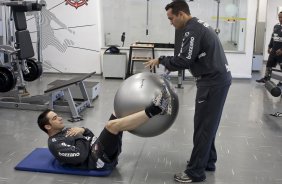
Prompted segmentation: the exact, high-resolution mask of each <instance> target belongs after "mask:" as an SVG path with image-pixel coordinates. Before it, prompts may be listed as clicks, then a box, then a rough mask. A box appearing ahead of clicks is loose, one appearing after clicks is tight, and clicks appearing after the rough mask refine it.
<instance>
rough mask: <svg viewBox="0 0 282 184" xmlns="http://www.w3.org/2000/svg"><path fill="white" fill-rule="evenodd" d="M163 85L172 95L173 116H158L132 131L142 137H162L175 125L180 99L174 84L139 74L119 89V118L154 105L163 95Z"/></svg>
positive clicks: (117, 112)
mask: <svg viewBox="0 0 282 184" xmlns="http://www.w3.org/2000/svg"><path fill="white" fill-rule="evenodd" d="M163 84H165V85H167V88H168V91H169V93H170V95H171V100H172V103H171V107H172V109H171V114H170V115H169V114H165V115H156V116H154V117H152V118H150V119H149V120H148V122H146V123H145V124H143V125H141V126H140V127H138V128H136V129H134V130H132V131H130V132H131V133H132V134H135V135H137V136H140V137H153V136H157V135H160V134H161V133H163V132H164V131H166V130H167V129H168V128H169V127H171V125H172V124H173V122H174V120H175V119H176V116H177V114H178V107H179V103H178V97H177V94H176V93H175V91H174V88H173V86H172V84H171V83H170V82H169V81H168V80H166V79H164V78H163V77H161V76H159V75H157V74H153V73H149V72H144V73H138V74H135V75H133V76H131V77H129V78H128V79H126V80H125V81H124V82H123V83H122V84H121V86H120V87H119V89H118V91H117V93H116V95H115V99H114V110H115V113H116V116H117V117H118V118H121V117H124V116H127V115H130V114H133V113H135V112H138V111H141V110H144V109H145V107H147V106H149V105H150V104H151V103H152V99H153V98H154V97H155V96H156V95H158V94H159V93H161V90H162V88H163Z"/></svg>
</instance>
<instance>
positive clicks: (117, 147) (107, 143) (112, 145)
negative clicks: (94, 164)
mask: <svg viewBox="0 0 282 184" xmlns="http://www.w3.org/2000/svg"><path fill="white" fill-rule="evenodd" d="M114 119H117V118H116V117H115V116H114V115H113V114H112V115H111V117H110V119H109V120H114ZM122 134H123V132H119V133H118V134H117V135H115V134H112V133H111V132H109V131H108V130H107V129H106V128H104V129H103V130H102V132H101V134H100V136H99V137H98V140H99V141H100V143H101V144H102V145H103V147H104V148H103V151H104V152H105V153H106V155H107V156H108V157H109V158H110V159H114V158H115V157H117V156H118V154H119V153H120V152H121V146H122Z"/></svg>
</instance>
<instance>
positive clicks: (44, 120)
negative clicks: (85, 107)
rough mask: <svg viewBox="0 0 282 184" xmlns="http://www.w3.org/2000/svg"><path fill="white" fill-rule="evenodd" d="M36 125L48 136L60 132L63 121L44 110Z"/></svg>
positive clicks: (51, 112)
mask: <svg viewBox="0 0 282 184" xmlns="http://www.w3.org/2000/svg"><path fill="white" fill-rule="evenodd" d="M37 123H38V126H39V128H40V129H41V130H43V131H44V132H46V133H47V134H48V135H49V136H52V135H55V134H57V133H59V132H61V131H62V130H63V128H64V127H65V125H64V123H63V119H62V118H61V117H59V116H58V115H57V114H56V113H55V112H53V111H52V110H49V109H48V110H45V111H44V112H42V113H41V114H40V115H39V116H38V119H37Z"/></svg>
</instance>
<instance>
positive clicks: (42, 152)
mask: <svg viewBox="0 0 282 184" xmlns="http://www.w3.org/2000/svg"><path fill="white" fill-rule="evenodd" d="M15 169H16V170H21V171H33V172H44V173H57V174H73V175H83V176H108V175H110V174H111V173H112V170H103V171H102V170H101V171H100V170H82V169H75V168H67V167H63V166H61V165H60V164H59V162H58V161H57V160H56V159H55V158H54V156H53V155H52V154H51V153H50V151H49V149H48V148H36V149H35V150H33V151H32V152H31V153H30V154H29V155H28V156H27V157H25V158H24V159H23V160H22V161H21V162H20V163H18V165H17V166H16V167H15Z"/></svg>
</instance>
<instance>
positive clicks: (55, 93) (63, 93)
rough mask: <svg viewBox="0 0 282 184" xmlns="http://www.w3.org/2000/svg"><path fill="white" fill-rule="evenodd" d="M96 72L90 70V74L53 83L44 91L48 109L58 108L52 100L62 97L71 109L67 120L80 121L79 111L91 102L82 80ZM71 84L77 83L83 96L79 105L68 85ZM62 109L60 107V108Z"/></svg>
mask: <svg viewBox="0 0 282 184" xmlns="http://www.w3.org/2000/svg"><path fill="white" fill-rule="evenodd" d="M95 73H96V72H92V73H90V74H87V75H84V76H81V77H76V78H73V79H70V80H66V81H61V82H60V85H55V86H53V87H51V88H49V89H47V90H46V91H44V93H45V94H49V98H50V100H49V107H48V108H49V109H56V108H57V109H58V108H60V107H59V106H56V108H55V105H54V102H55V101H56V100H57V99H60V98H61V97H64V99H65V100H67V103H68V106H69V109H70V111H71V114H72V119H70V120H69V121H71V122H76V121H80V120H83V118H82V117H81V116H80V115H79V113H80V112H81V111H83V110H84V109H85V108H90V107H92V106H91V102H90V98H89V96H88V94H87V91H86V88H85V84H84V82H83V81H84V80H85V79H87V78H89V77H91V76H92V75H94V74H95ZM72 85H78V86H79V89H80V92H81V94H82V97H83V101H81V102H80V103H79V105H77V103H75V102H74V99H73V96H72V93H71V90H70V87H71V86H72ZM61 110H62V109H61Z"/></svg>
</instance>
